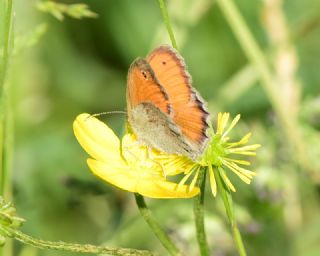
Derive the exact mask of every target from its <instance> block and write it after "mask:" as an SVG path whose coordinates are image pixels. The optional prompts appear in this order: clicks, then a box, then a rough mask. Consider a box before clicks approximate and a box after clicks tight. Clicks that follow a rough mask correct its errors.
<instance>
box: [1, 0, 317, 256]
mask: <svg viewBox="0 0 320 256" xmlns="http://www.w3.org/2000/svg"><path fill="white" fill-rule="evenodd" d="M64 3H67V4H73V3H76V2H75V1H65V2H64ZM83 3H86V4H88V6H89V8H90V10H91V11H93V12H95V13H97V14H98V17H96V18H83V19H74V18H72V17H69V16H68V15H66V16H65V17H64V19H63V20H58V19H57V18H56V17H54V16H53V15H51V14H50V13H47V12H43V11H40V10H39V9H38V8H37V5H38V1H33V0H32V1H28V2H26V1H22V0H16V1H14V12H15V18H14V23H15V27H14V30H15V56H14V58H13V59H12V60H11V64H12V65H11V67H10V68H11V72H10V80H9V81H10V86H11V88H12V89H11V98H12V100H11V110H12V113H13V116H14V156H13V177H12V183H13V185H12V187H13V188H12V190H13V199H12V200H13V202H14V204H15V206H16V208H17V211H18V215H19V216H21V217H23V218H25V219H26V220H27V222H26V223H25V225H24V226H23V228H22V229H23V231H24V232H26V233H28V234H30V235H33V236H35V237H39V238H42V239H48V240H57V241H59V240H63V241H69V242H80V243H94V244H106V245H112V246H121V247H132V248H141V249H150V250H155V251H158V252H160V255H166V253H165V251H164V250H163V248H162V246H161V245H160V243H159V242H158V241H157V239H156V238H155V236H154V235H153V234H152V233H151V231H150V230H149V228H148V226H147V225H146V224H145V223H144V221H143V220H142V218H141V217H140V215H139V212H138V210H137V207H136V206H135V203H134V197H133V195H132V194H130V193H127V192H124V191H120V190H119V189H116V188H114V187H111V186H110V185H108V184H105V183H103V182H102V181H99V180H98V179H97V178H95V177H94V176H93V175H92V174H91V173H90V172H89V170H88V167H87V165H86V162H85V160H86V158H87V154H86V153H85V152H84V151H83V150H82V148H81V147H80V146H79V144H78V143H77V141H76V139H75V137H74V135H73V132H72V122H73V120H74V119H75V117H76V116H77V115H78V114H79V113H82V112H88V113H99V112H103V111H113V110H125V109H126V102H125V90H126V75H127V70H128V67H129V65H130V63H131V62H132V61H133V60H134V59H135V58H136V57H138V56H142V57H143V56H146V55H147V54H148V52H150V51H151V50H152V49H153V48H154V47H155V46H158V45H160V44H163V43H167V44H169V43H170V40H169V39H168V36H167V32H166V30H165V27H164V23H163V20H162V16H161V12H160V9H159V5H158V1H156V0H153V1H152V0H105V1H101V0H90V1H83ZM236 3H237V6H238V8H239V9H240V11H241V13H242V14H243V16H244V18H245V20H246V22H247V23H248V25H249V28H250V29H251V31H252V33H253V35H254V37H255V38H256V40H257V42H258V43H259V45H260V46H261V47H262V49H263V50H264V52H265V56H266V61H267V62H268V63H269V64H270V66H271V68H272V71H273V75H274V80H275V81H276V82H277V85H278V86H279V88H278V92H279V94H280V95H281V98H282V99H283V101H282V103H283V106H282V107H283V108H285V109H286V111H287V113H288V115H289V116H290V118H294V119H295V120H297V123H299V127H297V129H301V131H302V135H303V140H302V142H301V143H302V144H303V145H302V146H303V148H304V149H305V154H306V156H307V157H308V163H309V164H310V165H311V166H312V172H311V174H310V172H309V171H307V170H306V169H307V168H304V166H303V165H297V163H296V161H295V160H296V159H297V158H298V157H297V156H296V155H295V154H294V152H295V151H293V150H292V149H291V144H290V141H288V139H287V137H286V135H285V131H284V129H283V127H282V126H281V124H280V123H279V120H278V117H277V113H275V111H274V109H273V106H272V105H271V104H270V100H269V98H268V97H267V95H266V93H265V91H264V89H263V87H262V86H261V83H260V82H259V74H258V73H257V71H256V70H255V69H254V67H253V66H252V65H251V64H250V63H249V61H248V59H247V58H246V56H245V54H244V52H243V50H242V49H241V47H240V44H239V42H238V41H237V39H236V37H235V36H234V34H233V32H232V31H231V29H230V27H229V25H228V23H227V21H226V19H225V17H224V15H223V14H222V12H221V10H220V9H219V8H218V6H217V5H216V4H215V1H211V0H170V1H168V11H169V16H170V19H171V21H172V23H173V29H174V32H175V35H176V39H177V43H178V46H179V50H180V52H181V54H182V55H183V56H184V58H185V60H186V63H187V65H188V68H189V71H190V73H191V75H192V77H193V81H194V82H193V84H194V86H195V87H196V88H197V89H198V90H199V91H200V93H201V95H202V96H203V97H204V98H205V99H206V100H207V101H208V103H209V109H210V111H211V113H212V117H213V122H215V117H216V114H217V113H218V112H220V111H222V112H224V111H228V112H231V113H232V115H233V116H235V115H236V114H238V113H241V116H242V119H241V122H240V125H238V127H237V132H238V133H239V134H244V133H246V132H248V131H252V132H253V138H252V142H254V143H260V144H262V146H263V147H262V148H261V149H259V150H258V155H257V157H256V158H255V159H254V160H253V161H254V162H253V165H252V169H253V170H255V171H256V172H257V175H256V177H255V178H254V180H253V183H252V184H251V185H249V186H248V185H246V184H243V183H242V182H240V181H239V179H238V178H237V177H236V176H232V174H230V178H231V180H232V181H233V183H234V184H235V185H236V187H237V192H236V193H235V194H234V200H235V203H236V216H237V219H238V221H239V226H240V229H241V233H242V234H243V238H244V243H245V245H246V248H247V250H248V255H263V256H267V255H281V256H286V255H308V256H313V255H314V256H316V255H320V214H319V213H320V211H319V203H320V198H319V196H320V193H319V191H320V190H319V181H320V179H319V166H320V136H319V129H320V95H319V93H320V72H319V67H320V58H319V56H320V47H319V46H320V1H318V0H307V1H299V0H290V1H289V0H287V1H281V0H264V1H250V0H240V1H236ZM101 119H102V120H104V121H105V122H107V123H108V124H109V125H110V126H111V127H113V128H114V129H115V131H116V132H117V133H118V135H121V134H122V132H123V126H124V123H125V117H124V116H121V115H108V116H103V117H101ZM207 192H208V193H207V197H206V213H205V214H206V228H207V233H208V239H209V243H210V246H211V247H212V255H237V253H236V250H235V247H234V244H233V241H232V237H231V235H230V230H229V225H228V222H227V220H226V217H225V213H224V208H223V205H222V203H221V201H220V199H219V198H213V197H212V195H211V194H210V191H209V190H208V191H207ZM148 203H149V206H150V208H151V209H152V211H153V212H154V214H155V215H156V217H158V219H159V221H160V222H161V223H162V224H163V225H164V226H165V227H166V228H167V231H168V232H169V233H170V234H171V235H172V237H173V238H174V240H175V241H176V242H177V244H178V245H179V246H180V247H181V248H182V249H183V250H184V251H185V252H187V254H186V255H198V247H197V243H196V240H195V230H194V223H193V212H192V200H178V199H175V200H148ZM12 255H17V256H18V255H19V256H58V255H59V256H60V255H61V256H62V255H68V256H69V255H70V256H71V255H76V254H72V253H66V252H55V251H40V250H36V249H33V248H31V247H25V246H23V245H22V244H19V243H17V242H14V253H13V254H12ZM6 256H7V255H6Z"/></svg>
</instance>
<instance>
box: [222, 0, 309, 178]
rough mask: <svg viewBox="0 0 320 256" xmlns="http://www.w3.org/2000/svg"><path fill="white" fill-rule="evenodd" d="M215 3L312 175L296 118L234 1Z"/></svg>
mask: <svg viewBox="0 0 320 256" xmlns="http://www.w3.org/2000/svg"><path fill="white" fill-rule="evenodd" d="M217 4H218V5H219V7H220V9H221V10H222V12H223V13H224V16H225V18H226V20H227V21H228V22H229V25H230V27H231V29H232V30H233V32H234V34H235V36H236V38H237V39H238V41H239V43H240V45H241V47H242V49H243V51H244V52H245V54H246V55H247V57H248V59H249V60H250V61H251V62H252V64H253V65H254V66H255V68H256V70H257V72H258V73H259V75H260V79H261V82H262V86H263V88H264V90H265V91H266V94H267V96H268V98H269V100H270V102H271V104H272V106H273V108H274V110H275V112H276V113H277V115H278V117H279V120H280V123H281V125H282V127H283V129H284V132H285V134H286V136H287V138H288V143H291V144H292V147H293V149H294V150H296V151H297V152H296V154H295V155H296V156H297V158H298V162H299V163H300V164H301V165H302V166H303V167H304V168H305V169H306V170H308V171H310V173H311V174H312V175H315V173H314V171H313V167H312V166H311V164H310V161H308V156H307V154H306V151H305V149H304V148H305V146H304V142H303V138H302V136H301V133H300V131H299V129H297V128H298V126H297V124H296V120H295V119H294V118H292V116H290V115H288V112H287V111H286V109H285V105H283V104H282V99H281V94H280V93H279V88H278V87H277V85H276V84H275V82H274V80H273V76H272V72H271V70H270V67H269V66H268V64H267V62H266V57H265V56H264V54H263V52H262V50H261V48H260V47H259V45H258V43H257V42H256V40H255V39H254V37H253V35H252V34H251V32H250V30H249V28H248V26H247V24H246V23H245V21H244V19H243V17H242V16H241V14H240V12H239V10H238V9H237V7H236V6H235V4H234V2H233V1H232V0H217Z"/></svg>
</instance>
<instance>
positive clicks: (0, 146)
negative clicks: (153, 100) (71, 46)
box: [0, 0, 13, 256]
mask: <svg viewBox="0 0 320 256" xmlns="http://www.w3.org/2000/svg"><path fill="white" fill-rule="evenodd" d="M1 6H2V7H3V8H4V10H5V11H4V15H3V16H2V17H3V18H2V17H0V24H3V28H2V29H0V31H3V35H0V37H2V38H3V47H2V59H1V60H0V195H2V196H5V197H6V198H7V199H9V198H10V197H11V183H10V176H11V173H10V170H11V168H10V163H11V158H12V148H13V141H12V138H13V131H12V128H13V125H12V118H11V113H10V111H9V110H10V109H9V107H8V105H9V102H8V98H9V97H8V95H7V94H8V91H9V90H8V89H9V88H7V86H6V83H7V74H8V66H9V62H10V55H11V51H12V48H13V47H12V46H13V32H12V30H13V29H12V27H13V25H12V20H13V14H12V6H13V0H7V1H2V3H1ZM2 255H5V256H10V255H12V244H11V242H9V243H7V244H6V245H5V247H3V248H0V256H2Z"/></svg>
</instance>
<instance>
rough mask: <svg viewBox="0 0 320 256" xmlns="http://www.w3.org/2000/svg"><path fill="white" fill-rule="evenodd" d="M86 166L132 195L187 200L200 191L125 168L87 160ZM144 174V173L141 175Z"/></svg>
mask: <svg viewBox="0 0 320 256" xmlns="http://www.w3.org/2000/svg"><path fill="white" fill-rule="evenodd" d="M88 165H89V167H90V169H91V171H92V172H93V174H95V175H96V176H98V177H99V178H101V179H103V180H105V181H107V182H108V183H110V184H112V185H114V186H116V187H118V188H121V189H123V190H127V191H130V192H134V193H139V194H141V195H143V196H146V197H152V198H189V197H193V196H195V195H197V194H198V193H199V192H200V190H199V188H197V187H194V188H193V189H192V190H190V188H189V186H186V185H183V186H181V187H179V188H178V185H177V184H176V183H173V182H169V181H165V180H164V179H160V178H155V177H152V176H151V175H147V174H146V175H141V173H140V175H139V172H135V171H132V170H130V169H129V167H125V166H122V167H121V166H118V167H115V166H112V165H108V164H106V163H103V162H99V161H96V160H93V159H88ZM142 174H144V173H142Z"/></svg>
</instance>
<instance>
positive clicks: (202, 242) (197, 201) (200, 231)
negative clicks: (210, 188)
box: [193, 169, 209, 256]
mask: <svg viewBox="0 0 320 256" xmlns="http://www.w3.org/2000/svg"><path fill="white" fill-rule="evenodd" d="M206 172H207V170H206V169H201V170H200V173H199V177H198V181H197V186H198V187H200V194H199V195H198V196H197V197H195V198H194V201H193V203H194V204H193V212H194V217H195V224H196V231H197V240H198V245H199V249H200V255H201V256H208V255H209V246H208V243H207V236H206V230H205V226H204V195H205V187H206Z"/></svg>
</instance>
